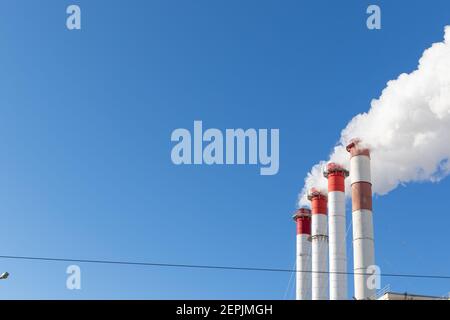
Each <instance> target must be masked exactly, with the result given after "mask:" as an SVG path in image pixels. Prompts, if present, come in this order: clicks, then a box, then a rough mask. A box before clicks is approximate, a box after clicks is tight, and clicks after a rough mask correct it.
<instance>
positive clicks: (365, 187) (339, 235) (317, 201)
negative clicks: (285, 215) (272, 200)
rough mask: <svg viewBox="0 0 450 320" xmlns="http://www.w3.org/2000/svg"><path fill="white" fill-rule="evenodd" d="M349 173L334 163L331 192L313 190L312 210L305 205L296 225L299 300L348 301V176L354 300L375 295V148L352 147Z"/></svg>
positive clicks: (329, 176) (353, 144)
mask: <svg viewBox="0 0 450 320" xmlns="http://www.w3.org/2000/svg"><path fill="white" fill-rule="evenodd" d="M347 151H348V152H349V153H350V172H348V171H347V170H346V169H344V167H343V166H342V165H339V164H336V163H329V164H328V165H327V168H326V171H325V172H324V176H325V178H327V179H328V193H325V192H323V191H320V190H318V189H315V188H312V189H311V190H310V191H309V194H308V200H309V201H310V202H311V210H310V209H309V208H300V209H298V210H297V212H296V213H295V214H294V216H293V218H294V220H295V221H296V224H297V270H296V271H297V272H296V274H297V279H296V286H297V290H296V298H297V300H310V299H312V300H328V299H330V300H345V299H347V298H348V293H347V252H346V217H345V179H346V178H347V177H348V176H349V175H350V182H351V189H352V190H351V191H352V225H353V258H354V259H353V274H354V286H355V288H354V292H355V299H358V300H362V299H373V298H374V296H375V288H371V286H370V283H369V281H368V280H369V277H370V275H371V272H370V268H371V266H373V265H374V264H375V255H374V238H373V222H372V182H371V181H372V180H371V173H370V151H369V149H367V148H365V147H363V146H362V145H361V143H360V141H359V140H353V141H352V142H351V143H350V144H349V145H348V146H347Z"/></svg>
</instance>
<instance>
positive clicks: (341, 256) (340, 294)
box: [324, 163, 348, 300]
mask: <svg viewBox="0 0 450 320" xmlns="http://www.w3.org/2000/svg"><path fill="white" fill-rule="evenodd" d="M324 176H325V177H326V178H328V236H329V258H330V300H346V299H347V274H346V273H347V248H346V219H345V178H346V177H347V176H348V171H347V170H345V169H344V168H343V167H342V166H340V165H337V164H335V163H329V164H328V165H327V170H326V171H325V172H324Z"/></svg>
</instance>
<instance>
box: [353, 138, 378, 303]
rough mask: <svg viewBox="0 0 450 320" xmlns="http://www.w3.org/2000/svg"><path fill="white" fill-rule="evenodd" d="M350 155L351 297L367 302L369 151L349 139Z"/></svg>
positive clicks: (370, 224) (372, 252)
mask: <svg viewBox="0 0 450 320" xmlns="http://www.w3.org/2000/svg"><path fill="white" fill-rule="evenodd" d="M347 151H348V152H350V155H351V159H350V181H351V185H352V221H353V271H354V273H355V274H354V283H355V298H356V299H358V300H361V299H371V298H373V297H374V296H375V288H372V287H371V286H370V285H369V283H368V279H369V275H367V273H370V269H368V268H369V267H371V266H374V265H375V249H374V240H373V221H372V179H371V173H370V151H369V149H367V148H364V147H362V146H361V144H360V142H359V140H352V141H351V143H350V144H349V145H348V146H347ZM361 273H363V274H361Z"/></svg>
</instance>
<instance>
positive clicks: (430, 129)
mask: <svg viewBox="0 0 450 320" xmlns="http://www.w3.org/2000/svg"><path fill="white" fill-rule="evenodd" d="M353 138H359V139H361V141H362V142H363V143H364V144H365V145H367V146H368V147H369V148H370V150H371V159H372V182H373V192H374V193H376V194H378V195H384V194H387V193H388V192H390V191H391V190H393V189H395V188H396V187H397V186H399V185H402V184H406V183H408V182H414V181H431V182H436V181H439V180H441V179H443V178H444V177H445V176H447V175H448V174H449V173H450V161H449V159H450V26H447V27H446V28H445V36H444V41H443V42H439V43H435V44H433V45H432V46H431V48H429V49H427V50H425V52H424V53H423V55H422V57H421V58H420V60H419V65H418V68H417V70H415V71H413V72H412V73H409V74H406V73H403V74H401V75H400V76H399V77H398V78H397V79H396V80H391V81H389V82H388V83H387V86H386V88H385V89H384V90H383V92H382V94H381V96H380V97H379V98H378V99H376V100H372V102H371V108H370V110H369V111H368V112H367V113H363V114H359V115H357V116H355V117H354V118H353V119H352V120H351V121H350V122H349V123H348V125H347V127H346V128H345V129H344V130H343V131H342V133H341V138H340V141H339V143H338V145H337V146H336V147H335V148H334V150H333V152H332V154H331V155H330V158H329V161H331V162H336V163H338V164H341V165H343V166H344V167H346V168H347V169H348V166H349V154H348V153H347V151H346V150H345V146H346V145H347V143H348V142H349V141H350V140H351V139H353ZM327 162H328V161H321V162H320V163H319V164H317V165H315V166H314V167H313V168H312V170H311V172H310V173H309V174H308V175H307V177H306V179H305V186H304V188H303V190H302V192H301V193H300V196H299V206H303V205H307V204H308V200H307V199H306V192H307V191H308V190H310V189H311V188H312V187H315V188H318V189H320V190H324V191H326V187H327V181H326V179H325V178H324V177H323V166H324V165H325V164H326V163H327ZM348 180H349V179H346V181H347V183H348V182H349V181H348ZM346 189H347V191H348V190H349V188H348V186H347V188H346Z"/></svg>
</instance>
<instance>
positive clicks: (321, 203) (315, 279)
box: [308, 188, 328, 300]
mask: <svg viewBox="0 0 450 320" xmlns="http://www.w3.org/2000/svg"><path fill="white" fill-rule="evenodd" d="M308 199H309V200H310V201H311V209H312V210H311V211H312V217H311V241H312V300H328V223H327V211H328V210H327V196H326V195H325V194H323V193H321V192H320V191H318V190H316V189H314V188H313V189H311V191H310V193H309V195H308Z"/></svg>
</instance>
